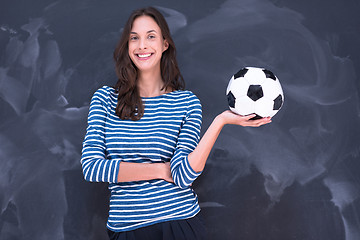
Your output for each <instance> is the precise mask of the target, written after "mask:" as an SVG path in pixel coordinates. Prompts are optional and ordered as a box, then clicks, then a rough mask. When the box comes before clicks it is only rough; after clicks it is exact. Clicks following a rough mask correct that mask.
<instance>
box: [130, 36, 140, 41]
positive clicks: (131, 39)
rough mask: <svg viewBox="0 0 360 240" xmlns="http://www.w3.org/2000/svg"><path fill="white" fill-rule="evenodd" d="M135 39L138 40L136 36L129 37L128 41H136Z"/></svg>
mask: <svg viewBox="0 0 360 240" xmlns="http://www.w3.org/2000/svg"><path fill="white" fill-rule="evenodd" d="M137 39H138V37H137V36H130V41H135V40H137Z"/></svg>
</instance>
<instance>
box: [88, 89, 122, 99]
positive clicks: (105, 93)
mask: <svg viewBox="0 0 360 240" xmlns="http://www.w3.org/2000/svg"><path fill="white" fill-rule="evenodd" d="M115 95H116V93H115V89H114V88H113V87H109V86H103V87H101V88H99V89H98V90H96V91H95V92H94V94H93V97H92V99H93V100H95V99H97V100H100V101H108V100H109V99H110V97H112V96H115Z"/></svg>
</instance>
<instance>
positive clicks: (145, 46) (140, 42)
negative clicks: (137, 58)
mask: <svg viewBox="0 0 360 240" xmlns="http://www.w3.org/2000/svg"><path fill="white" fill-rule="evenodd" d="M146 48H147V45H146V40H145V39H144V38H141V39H140V41H139V49H146Z"/></svg>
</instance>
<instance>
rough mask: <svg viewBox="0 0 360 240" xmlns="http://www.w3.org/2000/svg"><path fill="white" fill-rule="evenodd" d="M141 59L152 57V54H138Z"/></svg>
mask: <svg viewBox="0 0 360 240" xmlns="http://www.w3.org/2000/svg"><path fill="white" fill-rule="evenodd" d="M138 56H139V57H141V58H146V57H150V56H151V53H148V54H138Z"/></svg>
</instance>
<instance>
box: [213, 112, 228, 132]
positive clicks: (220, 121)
mask: <svg viewBox="0 0 360 240" xmlns="http://www.w3.org/2000/svg"><path fill="white" fill-rule="evenodd" d="M213 123H214V124H216V125H219V127H220V128H222V127H223V126H225V125H226V124H227V123H226V121H225V118H224V116H223V113H220V114H219V115H217V116H216V117H215V119H214V121H213Z"/></svg>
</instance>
